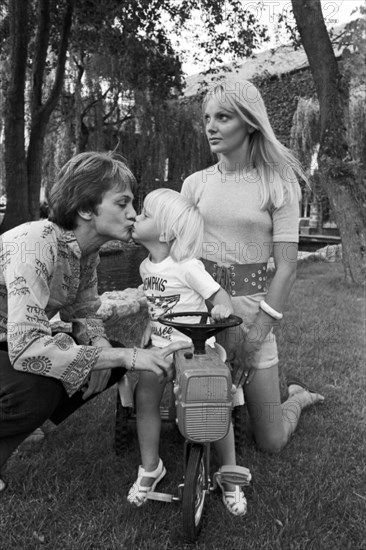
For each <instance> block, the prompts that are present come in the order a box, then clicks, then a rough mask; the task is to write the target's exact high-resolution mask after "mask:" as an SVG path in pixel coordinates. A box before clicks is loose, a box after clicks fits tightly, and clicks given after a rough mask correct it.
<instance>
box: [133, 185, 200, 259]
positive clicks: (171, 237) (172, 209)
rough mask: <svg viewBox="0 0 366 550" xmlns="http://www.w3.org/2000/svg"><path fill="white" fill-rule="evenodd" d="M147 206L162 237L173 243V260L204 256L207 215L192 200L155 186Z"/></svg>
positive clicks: (145, 206)
mask: <svg viewBox="0 0 366 550" xmlns="http://www.w3.org/2000/svg"><path fill="white" fill-rule="evenodd" d="M144 209H145V210H146V213H147V214H148V215H149V216H152V217H153V218H154V221H155V222H156V224H157V226H158V228H159V231H160V238H161V239H162V240H163V241H165V242H167V243H168V244H169V245H170V252H169V253H170V256H171V257H172V258H173V260H175V261H176V262H182V261H185V260H190V259H192V258H198V257H199V256H201V255H202V241H203V218H202V216H201V214H200V212H199V210H198V208H197V206H196V205H195V204H193V203H192V202H191V201H190V200H189V199H187V198H186V197H184V196H183V195H181V194H180V193H178V192H177V191H173V190H172V189H155V190H154V191H151V193H149V194H148V195H147V196H146V197H145V200H144Z"/></svg>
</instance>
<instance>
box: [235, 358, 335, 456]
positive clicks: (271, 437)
mask: <svg viewBox="0 0 366 550" xmlns="http://www.w3.org/2000/svg"><path fill="white" fill-rule="evenodd" d="M244 389H245V400H246V404H247V406H248V411H249V415H250V418H251V425H252V429H253V431H254V436H255V439H256V443H257V445H258V447H260V448H261V449H262V450H265V451H269V452H274V453H276V452H280V451H281V450H282V449H283V447H284V446H285V445H286V443H287V442H288V440H289V439H290V437H291V435H292V434H293V433H294V431H295V430H296V427H297V424H298V422H299V419H300V415H301V411H302V410H303V409H304V408H305V407H308V406H310V405H312V404H315V403H318V402H321V401H323V400H324V398H323V397H322V396H321V395H320V394H317V393H310V392H309V391H307V390H305V389H304V388H302V387H301V386H297V385H291V386H290V387H289V397H288V399H287V400H286V401H285V402H284V403H281V397H280V388H279V376H278V365H275V366H273V367H270V368H269V369H258V370H257V371H256V373H255V376H254V379H253V380H252V381H251V382H250V384H248V385H245V387H244Z"/></svg>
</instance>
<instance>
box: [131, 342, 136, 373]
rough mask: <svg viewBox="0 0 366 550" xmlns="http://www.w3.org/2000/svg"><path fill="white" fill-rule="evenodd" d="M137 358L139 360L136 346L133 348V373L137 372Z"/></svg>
mask: <svg viewBox="0 0 366 550" xmlns="http://www.w3.org/2000/svg"><path fill="white" fill-rule="evenodd" d="M136 358H137V347H136V346H135V347H134V348H133V355H132V362H131V368H130V371H131V372H133V371H134V370H136Z"/></svg>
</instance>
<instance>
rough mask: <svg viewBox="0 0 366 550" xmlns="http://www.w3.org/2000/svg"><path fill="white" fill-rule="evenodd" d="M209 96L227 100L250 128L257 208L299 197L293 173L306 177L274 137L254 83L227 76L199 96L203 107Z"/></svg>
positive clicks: (298, 164)
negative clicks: (259, 202)
mask: <svg viewBox="0 0 366 550" xmlns="http://www.w3.org/2000/svg"><path fill="white" fill-rule="evenodd" d="M210 99H216V100H218V101H219V102H220V103H224V102H227V103H229V104H230V105H231V107H232V108H233V110H234V111H235V112H237V113H238V114H239V115H240V117H241V118H242V119H243V121H244V122H246V123H247V124H248V125H249V127H250V128H252V129H254V131H252V133H250V134H249V155H250V166H251V167H253V168H256V170H257V172H258V174H259V180H258V182H259V185H260V191H261V205H260V207H261V209H262V210H265V209H266V208H269V207H274V208H278V207H279V206H281V205H282V204H283V203H284V202H285V201H286V200H287V199H288V200H289V201H292V200H294V199H295V198H297V199H298V200H300V198H301V191H300V186H299V184H298V180H297V176H298V177H300V178H302V179H303V180H305V181H306V182H307V177H306V175H305V173H304V171H303V169H302V167H301V165H300V163H299V161H298V160H297V159H296V158H295V157H294V155H293V154H292V153H291V152H290V151H289V150H288V149H287V148H286V147H285V146H284V145H282V143H280V142H279V141H278V139H277V138H276V136H275V134H274V131H273V129H272V126H271V123H270V121H269V119H268V114H267V111H266V107H265V105H264V101H263V99H262V96H261V94H260V92H259V90H258V89H257V88H256V87H255V86H254V84H252V83H251V82H249V81H248V80H240V79H239V78H238V77H236V78H235V76H232V77H228V78H226V79H225V80H223V81H220V82H218V83H216V84H215V85H214V86H213V87H211V89H210V90H209V92H208V93H207V94H206V96H205V98H204V100H203V111H204V110H205V107H206V105H207V103H208V102H209V101H210ZM219 157H220V156H219Z"/></svg>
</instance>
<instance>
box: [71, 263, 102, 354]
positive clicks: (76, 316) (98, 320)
mask: <svg viewBox="0 0 366 550" xmlns="http://www.w3.org/2000/svg"><path fill="white" fill-rule="evenodd" d="M98 263H99V255H98V254H94V255H91V256H89V257H88V259H87V261H86V263H85V264H84V265H82V267H81V273H80V285H79V289H78V293H77V296H76V299H75V302H74V303H73V304H72V305H71V306H68V307H65V308H63V309H62V310H61V311H60V316H61V319H62V320H63V321H65V322H71V323H72V335H73V336H74V337H75V339H76V341H77V342H78V343H79V344H84V345H89V344H90V343H91V342H93V340H94V339H96V338H99V337H103V338H106V339H107V335H106V333H105V328H104V323H103V319H102V317H101V316H100V315H98V313H97V312H98V310H99V308H100V305H101V300H100V297H99V295H98V277H97V265H98Z"/></svg>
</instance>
